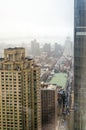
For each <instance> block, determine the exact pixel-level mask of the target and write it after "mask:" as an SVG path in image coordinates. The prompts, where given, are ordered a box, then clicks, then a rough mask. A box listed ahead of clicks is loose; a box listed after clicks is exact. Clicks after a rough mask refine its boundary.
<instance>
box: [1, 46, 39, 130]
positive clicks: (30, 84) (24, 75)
mask: <svg viewBox="0 0 86 130" xmlns="http://www.w3.org/2000/svg"><path fill="white" fill-rule="evenodd" d="M0 130H41V95H40V68H39V67H38V66H36V65H35V64H34V61H33V59H30V58H26V57H25V49H24V48H8V49H5V50H4V58H1V59H0Z"/></svg>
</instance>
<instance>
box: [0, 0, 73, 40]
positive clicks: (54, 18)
mask: <svg viewBox="0 0 86 130" xmlns="http://www.w3.org/2000/svg"><path fill="white" fill-rule="evenodd" d="M72 32H73V0H0V38H2V37H3V38H5V37H16V36H17V37H21V36H23V37H27V36H33V37H50V36H51V37H52V38H53V37H54V38H57V39H59V40H60V39H64V38H65V37H66V36H68V35H69V36H72Z"/></svg>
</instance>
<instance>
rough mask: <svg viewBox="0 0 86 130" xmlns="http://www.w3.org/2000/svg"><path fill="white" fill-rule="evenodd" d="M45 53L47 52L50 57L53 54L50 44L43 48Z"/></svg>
mask: <svg viewBox="0 0 86 130" xmlns="http://www.w3.org/2000/svg"><path fill="white" fill-rule="evenodd" d="M43 51H44V52H47V54H48V55H50V53H51V44H50V43H45V44H44V46H43Z"/></svg>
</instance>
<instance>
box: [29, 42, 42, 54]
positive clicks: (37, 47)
mask: <svg viewBox="0 0 86 130" xmlns="http://www.w3.org/2000/svg"><path fill="white" fill-rule="evenodd" d="M31 54H32V55H33V56H39V55H40V45H39V43H38V42H37V41H36V39H34V40H33V41H31Z"/></svg>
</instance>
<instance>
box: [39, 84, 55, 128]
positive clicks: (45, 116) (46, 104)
mask: <svg viewBox="0 0 86 130" xmlns="http://www.w3.org/2000/svg"><path fill="white" fill-rule="evenodd" d="M41 108H42V130H56V125H57V91H56V88H51V87H47V86H46V85H44V86H43V88H41Z"/></svg>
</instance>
